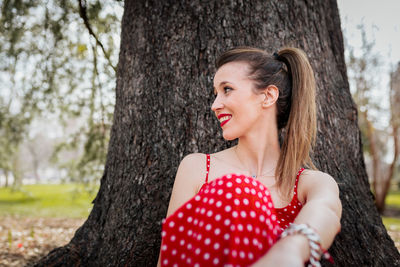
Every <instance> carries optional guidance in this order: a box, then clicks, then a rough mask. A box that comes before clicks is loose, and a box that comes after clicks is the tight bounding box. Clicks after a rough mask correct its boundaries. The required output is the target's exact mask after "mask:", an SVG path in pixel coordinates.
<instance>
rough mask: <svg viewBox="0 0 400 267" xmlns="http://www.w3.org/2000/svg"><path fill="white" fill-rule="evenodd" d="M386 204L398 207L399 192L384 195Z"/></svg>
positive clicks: (399, 200) (399, 206) (399, 201)
mask: <svg viewBox="0 0 400 267" xmlns="http://www.w3.org/2000/svg"><path fill="white" fill-rule="evenodd" d="M385 202H386V205H388V206H394V207H396V208H399V209H400V192H397V191H396V192H390V193H389V194H388V195H387V197H386V200H385Z"/></svg>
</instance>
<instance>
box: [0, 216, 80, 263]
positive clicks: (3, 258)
mask: <svg viewBox="0 0 400 267" xmlns="http://www.w3.org/2000/svg"><path fill="white" fill-rule="evenodd" d="M84 221H85V219H65V218H21V217H8V216H7V217H0V266H26V265H31V264H33V263H35V262H36V261H37V260H39V259H40V258H41V257H43V256H45V255H47V254H48V253H49V252H50V251H51V250H52V249H54V248H56V247H60V246H63V245H65V244H67V243H68V242H69V241H70V240H71V238H72V237H73V236H74V233H75V231H76V230H77V229H78V228H79V227H80V226H81V225H82V224H83V223H84Z"/></svg>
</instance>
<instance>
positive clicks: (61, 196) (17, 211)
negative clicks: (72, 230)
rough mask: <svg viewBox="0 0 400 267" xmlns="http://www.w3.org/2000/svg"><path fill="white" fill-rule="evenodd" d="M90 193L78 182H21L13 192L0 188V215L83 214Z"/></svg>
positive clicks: (50, 215) (88, 207)
mask: <svg viewBox="0 0 400 267" xmlns="http://www.w3.org/2000/svg"><path fill="white" fill-rule="evenodd" d="M94 197H95V194H93V195H91V194H89V193H88V192H87V191H85V190H84V187H83V185H80V184H38V185H25V186H22V187H21V189H20V190H18V191H15V192H12V191H11V189H10V188H0V216H5V215H12V216H22V217H59V218H87V216H88V215H89V213H90V210H91V208H92V204H91V202H92V200H93V199H94Z"/></svg>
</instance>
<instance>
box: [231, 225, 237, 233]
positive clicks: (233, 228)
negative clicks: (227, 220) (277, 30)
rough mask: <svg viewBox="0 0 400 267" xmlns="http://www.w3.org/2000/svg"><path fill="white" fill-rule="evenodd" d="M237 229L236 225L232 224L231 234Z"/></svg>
mask: <svg viewBox="0 0 400 267" xmlns="http://www.w3.org/2000/svg"><path fill="white" fill-rule="evenodd" d="M235 228H236V227H235V225H234V224H232V225H231V232H233V231H235Z"/></svg>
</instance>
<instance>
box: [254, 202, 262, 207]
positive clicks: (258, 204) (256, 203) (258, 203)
mask: <svg viewBox="0 0 400 267" xmlns="http://www.w3.org/2000/svg"><path fill="white" fill-rule="evenodd" d="M254 204H255V205H256V207H257V208H258V209H259V208H260V207H261V204H260V202H258V201H256V202H255V203H254Z"/></svg>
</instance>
